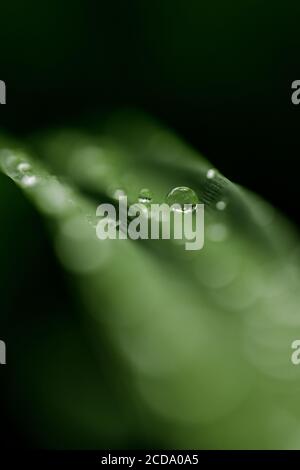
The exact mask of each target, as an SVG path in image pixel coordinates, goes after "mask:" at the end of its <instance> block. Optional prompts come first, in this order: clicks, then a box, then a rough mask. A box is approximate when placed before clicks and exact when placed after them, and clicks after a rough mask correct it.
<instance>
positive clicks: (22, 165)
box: [17, 162, 31, 173]
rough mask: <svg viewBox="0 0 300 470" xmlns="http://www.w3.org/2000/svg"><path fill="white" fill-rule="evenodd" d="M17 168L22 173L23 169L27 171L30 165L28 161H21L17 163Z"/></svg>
mask: <svg viewBox="0 0 300 470" xmlns="http://www.w3.org/2000/svg"><path fill="white" fill-rule="evenodd" d="M17 168H18V170H19V171H21V172H22V173H24V172H25V171H29V170H30V169H31V166H30V164H29V163H28V162H21V163H19V164H18V167H17Z"/></svg>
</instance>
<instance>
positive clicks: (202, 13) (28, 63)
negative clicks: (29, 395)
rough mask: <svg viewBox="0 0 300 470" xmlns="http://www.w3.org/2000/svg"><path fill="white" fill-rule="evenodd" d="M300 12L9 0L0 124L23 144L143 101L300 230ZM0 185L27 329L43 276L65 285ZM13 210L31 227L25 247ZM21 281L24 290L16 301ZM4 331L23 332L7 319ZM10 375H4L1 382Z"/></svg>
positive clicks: (196, 4) (1, 54)
mask: <svg viewBox="0 0 300 470" xmlns="http://www.w3.org/2000/svg"><path fill="white" fill-rule="evenodd" d="M299 13H300V7H299V1H298V2H297V1H296V0H295V1H285V2H276V1H265V2H262V1H261V0H243V1H241V0H228V1H224V0H209V1H208V0H205V1H202V0H185V1H183V0H149V1H146V0H144V1H143V0H129V1H110V2H107V1H106V2H105V1H101V0H99V1H95V0H94V1H93V0H89V1H84V2H83V1H79V0H72V1H71V0H64V1H63V2H62V1H60V0H52V1H51V2H50V1H49V2H40V1H38V0H27V1H26V2H23V1H20V0H10V1H9V2H8V1H3V2H2V3H1V13H0V18H1V25H0V79H1V80H4V81H5V82H6V85H7V105H5V106H1V108H0V126H1V129H2V130H4V131H8V132H9V133H11V134H12V135H13V136H15V137H18V138H21V139H22V138H24V137H27V136H28V135H30V134H31V133H32V132H35V131H36V130H39V129H43V128H46V127H49V126H58V127H59V126H66V125H69V124H73V123H79V124H80V123H82V122H85V120H86V119H88V118H89V117H90V116H92V115H98V114H100V115H101V114H105V113H107V112H110V111H112V110H114V109H117V108H119V107H123V106H130V107H137V108H140V109H142V110H144V111H146V112H149V113H151V114H153V116H154V117H156V118H158V119H160V120H161V121H162V122H164V123H165V124H167V125H168V126H169V127H171V128H172V129H174V130H175V132H176V133H177V134H178V135H179V136H182V137H183V138H184V139H186V140H187V141H188V142H189V143H191V144H192V145H194V146H195V148H197V149H198V150H199V151H200V152H201V153H203V155H205V157H206V158H208V159H209V160H210V161H211V162H212V164H213V165H214V166H215V167H217V168H219V169H220V170H221V171H222V172H223V173H224V174H225V176H227V177H228V178H229V179H232V180H234V181H235V182H237V183H239V184H242V185H245V186H247V187H248V188H250V189H251V190H254V191H256V192H258V193H259V194H261V195H262V196H264V197H265V198H266V199H267V200H269V201H271V202H272V203H273V204H274V205H275V206H277V207H278V208H280V209H281V210H282V211H283V212H284V213H285V214H286V215H287V216H289V217H290V218H291V219H292V220H294V222H295V223H296V224H298V223H300V212H299V210H298V200H299V199H298V195H299V189H298V186H299V183H298V160H299V150H300V141H299V131H298V127H299V123H300V106H299V107H297V106H294V105H293V104H292V102H291V94H292V91H291V83H292V82H293V81H294V80H296V79H300V67H299V63H300V35H299V21H300V16H299ZM1 185H2V191H1V193H2V201H1V217H2V221H3V220H5V221H6V222H5V224H6V231H5V233H6V240H5V244H6V245H5V246H6V248H7V251H8V252H9V250H10V249H12V248H13V249H14V250H17V251H14V252H15V263H18V266H19V271H18V273H16V271H15V270H14V267H13V266H11V271H9V272H6V276H5V282H4V281H3V280H2V287H3V289H2V294H1V295H2V310H3V311H4V312H5V315H4V317H6V316H9V315H14V314H15V312H16V311H18V312H19V315H16V317H17V319H18V322H19V332H22V331H23V332H24V331H25V330H26V328H28V331H30V322H36V321H37V317H38V316H40V313H39V312H40V304H41V303H42V302H43V296H44V295H46V287H45V281H44V279H46V278H47V279H48V280H49V281H50V283H51V285H52V288H53V290H54V291H55V296H53V298H54V297H55V300H53V302H54V303H55V302H56V303H57V306H59V304H64V297H65V295H66V293H65V291H64V288H63V287H62V284H63V282H62V279H60V277H59V276H58V275H57V272H58V269H57V266H56V261H55V259H54V257H53V256H52V255H51V254H46V253H48V252H49V253H51V250H49V244H48V242H47V241H46V240H47V239H46V237H45V232H44V228H43V226H42V225H41V223H40V221H39V219H38V217H37V216H36V215H35V214H34V211H33V210H31V208H29V204H28V205H27V203H26V202H21V198H20V199H19V198H18V196H17V189H15V188H12V187H11V186H10V185H9V183H8V182H4V179H2V177H1ZM3 188H4V189H5V191H4V190H3ZM3 198H4V199H3ZM7 201H9V208H8V207H7ZM12 201H13V202H12ZM23 204H24V207H23V206H22V205H23ZM25 206H26V207H25ZM12 208H15V209H16V210H18V214H19V216H20V217H21V220H19V221H18V223H20V224H21V226H22V225H23V226H24V225H26V227H27V230H24V232H23V236H22V240H21V241H20V240H19V242H18V245H17V248H16V246H15V245H14V243H13V241H12V240H13V228H14V226H15V225H14V224H15V220H13V215H12V211H11V209H12ZM22 214H26V217H25V215H24V220H22ZM28 214H29V215H28ZM3 218H4V219H3ZM10 228H11V232H10ZM2 239H3V237H2ZM2 243H3V240H2ZM32 246H34V250H35V254H36V257H35V258H32V256H31V255H30V250H32ZM4 251H5V250H4ZM4 251H3V250H2V255H4ZM41 254H42V255H43V264H42V265H41V264H39V262H38V259H39V256H40V255H41ZM6 266H9V262H8V261H7V263H6ZM20 267H21V269H20ZM33 277H34V278H35V279H36V281H35V285H34V287H33V286H31V284H30V279H33ZM24 280H27V281H26V282H24ZM3 282H4V284H3ZM13 285H15V286H17V289H18V290H17V291H15V292H14V294H13V295H11V293H10V290H9V288H11V286H13ZM22 286H23V287H22ZM33 292H34V296H32V297H34V298H35V305H32V304H31V306H30V307H31V310H30V321H29V323H28V322H25V323H23V324H22V322H20V316H21V315H20V310H22V309H23V311H22V312H21V313H22V314H24V315H27V307H26V305H27V304H26V299H28V298H31V294H32V293H33ZM37 292H39V295H38V296H37ZM16 298H17V300H16ZM20 299H21V300H20ZM22 299H23V300H24V299H25V302H24V303H22V302H23V301H22ZM55 305H56V304H55ZM47 308H49V309H50V308H52V310H53V309H54V310H55V308H57V310H59V307H55V306H53V305H52V306H50V307H49V306H48V307H47ZM45 317H46V311H45ZM27 318H28V317H27ZM1 334H2V336H5V337H7V336H8V337H9V336H10V335H11V334H12V333H11V332H10V331H9V328H8V327H7V326H6V322H5V321H4V320H3V317H2V330H1ZM15 334H16V333H15V332H14V335H15ZM20 337H22V336H20ZM11 354H12V356H13V351H11ZM12 356H11V360H13V357H12ZM12 370H13V367H12V368H7V369H6V370H5V376H4V375H2V377H1V379H2V380H1V381H2V385H1V386H2V388H3V389H5V387H6V383H7V380H8V375H9V374H11V373H12V372H11V371H12ZM1 372H2V371H1ZM12 380H13V379H12ZM7 393H8V392H7ZM25 406H26V403H25ZM5 410H6V411H5V413H6V415H8V419H7V422H6V421H4V422H5V423H7V424H5V428H6V440H7V442H11V441H12V440H13V439H15V442H19V444H20V443H21V444H24V445H26V444H28V443H27V439H28V433H27V432H26V433H25V435H23V434H24V432H23V430H22V429H19V430H18V431H16V429H18V426H15V423H14V422H13V421H11V415H12V413H11V410H8V409H7V408H6V406H5ZM2 422H3V420H2ZM28 426H29V427H30V423H29V424H28ZM10 427H11V431H9V428H10ZM29 427H28V429H29ZM29 434H30V433H29ZM29 439H30V438H29ZM2 442H3V441H2Z"/></svg>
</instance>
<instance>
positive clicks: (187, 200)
mask: <svg viewBox="0 0 300 470" xmlns="http://www.w3.org/2000/svg"><path fill="white" fill-rule="evenodd" d="M166 202H167V204H168V205H169V206H172V205H173V204H177V205H178V206H179V207H180V210H181V211H182V212H190V211H191V210H194V209H195V208H196V206H197V204H198V202H199V200H198V196H197V194H196V193H195V191H193V190H192V189H191V188H187V187H186V186H179V187H177V188H173V189H172V190H171V191H170V192H169V194H168V195H167V197H166Z"/></svg>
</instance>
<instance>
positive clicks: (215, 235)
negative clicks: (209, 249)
mask: <svg viewBox="0 0 300 470" xmlns="http://www.w3.org/2000/svg"><path fill="white" fill-rule="evenodd" d="M207 236H208V238H209V239H210V240H211V241H213V242H222V241H224V240H226V238H227V236H228V229H227V227H226V225H224V224H212V225H209V226H208V227H207Z"/></svg>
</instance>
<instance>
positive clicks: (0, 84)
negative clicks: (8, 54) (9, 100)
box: [0, 80, 6, 104]
mask: <svg viewBox="0 0 300 470" xmlns="http://www.w3.org/2000/svg"><path fill="white" fill-rule="evenodd" d="M0 104H6V85H5V82H4V81H3V80H0Z"/></svg>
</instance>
